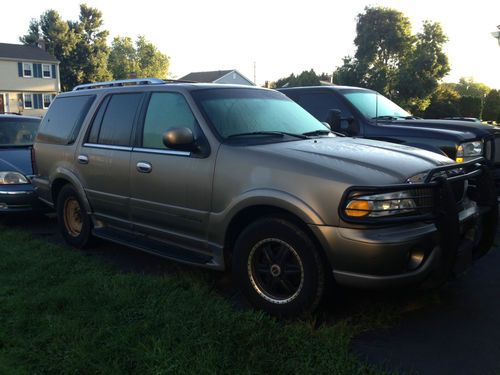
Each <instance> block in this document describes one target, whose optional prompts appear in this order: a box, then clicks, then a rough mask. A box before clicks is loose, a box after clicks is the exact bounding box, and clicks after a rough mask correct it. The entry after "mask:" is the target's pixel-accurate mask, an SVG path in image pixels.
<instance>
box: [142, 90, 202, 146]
mask: <svg viewBox="0 0 500 375" xmlns="http://www.w3.org/2000/svg"><path fill="white" fill-rule="evenodd" d="M180 127H185V128H189V129H191V130H192V131H193V134H196V127H197V122H196V119H195V118H194V115H193V113H192V112H191V109H190V108H189V105H188V103H187V102H186V99H185V98H184V97H183V96H182V95H180V94H177V93H172V92H156V93H153V94H152V95H151V99H150V100H149V105H148V110H147V112H146V118H145V119H144V130H143V134H142V147H146V148H166V147H165V145H164V144H163V134H165V132H166V131H167V130H168V129H171V128H180Z"/></svg>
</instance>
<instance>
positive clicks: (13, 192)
mask: <svg viewBox="0 0 500 375" xmlns="http://www.w3.org/2000/svg"><path fill="white" fill-rule="evenodd" d="M33 193H34V192H33V191H32V190H19V191H0V195H27V194H33Z"/></svg>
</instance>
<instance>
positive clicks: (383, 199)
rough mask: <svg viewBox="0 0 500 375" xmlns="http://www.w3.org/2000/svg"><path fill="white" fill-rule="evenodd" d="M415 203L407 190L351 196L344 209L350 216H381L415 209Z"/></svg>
mask: <svg viewBox="0 0 500 375" xmlns="http://www.w3.org/2000/svg"><path fill="white" fill-rule="evenodd" d="M415 208H416V204H415V201H414V200H413V198H412V195H411V193H409V192H408V191H396V192H393V193H385V194H374V195H359V196H354V197H351V198H350V199H349V200H348V202H347V205H346V207H345V209H344V212H345V214H346V215H347V216H350V217H383V216H390V215H398V214H406V213H409V212H413V211H415Z"/></svg>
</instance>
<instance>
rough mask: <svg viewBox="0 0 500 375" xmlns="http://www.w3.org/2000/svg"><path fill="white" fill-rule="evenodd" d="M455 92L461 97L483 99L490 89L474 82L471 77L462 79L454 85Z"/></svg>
mask: <svg viewBox="0 0 500 375" xmlns="http://www.w3.org/2000/svg"><path fill="white" fill-rule="evenodd" d="M455 90H456V91H457V92H458V93H459V94H460V95H461V96H471V97H473V98H481V99H483V98H484V97H485V96H486V95H487V94H488V93H489V92H490V90H491V88H490V87H488V86H487V85H485V84H484V83H480V82H475V81H474V79H473V78H472V77H462V78H460V80H459V81H458V83H456V84H455Z"/></svg>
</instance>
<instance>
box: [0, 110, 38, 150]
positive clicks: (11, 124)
mask: <svg viewBox="0 0 500 375" xmlns="http://www.w3.org/2000/svg"><path fill="white" fill-rule="evenodd" d="M39 125H40V120H37V119H26V118H10V117H9V118H0V147H9V146H31V145H32V144H33V141H34V139H35V136H36V133H37V131H38V126H39Z"/></svg>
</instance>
